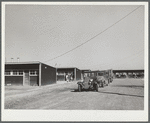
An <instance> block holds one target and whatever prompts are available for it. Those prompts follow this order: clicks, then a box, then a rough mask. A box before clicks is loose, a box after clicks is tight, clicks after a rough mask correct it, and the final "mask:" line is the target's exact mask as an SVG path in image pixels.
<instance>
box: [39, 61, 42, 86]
mask: <svg viewBox="0 0 150 123" xmlns="http://www.w3.org/2000/svg"><path fill="white" fill-rule="evenodd" d="M41 70H42V69H41V63H40V64H39V86H41Z"/></svg>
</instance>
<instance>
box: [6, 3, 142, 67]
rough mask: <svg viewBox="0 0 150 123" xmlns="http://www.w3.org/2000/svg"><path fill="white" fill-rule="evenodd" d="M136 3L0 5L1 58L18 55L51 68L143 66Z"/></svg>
mask: <svg viewBox="0 0 150 123" xmlns="http://www.w3.org/2000/svg"><path fill="white" fill-rule="evenodd" d="M137 7H139V5H130V6H129V5H126V6H125V5H124V6H121V5H108V6H104V5H91V6H90V5H73V6H71V5H6V12H5V24H6V25H5V30H6V31H5V57H6V61H7V62H9V61H11V58H14V61H17V57H19V58H20V61H21V62H25V61H40V62H43V63H45V64H48V65H51V66H55V65H56V63H57V65H56V67H66V66H67V67H77V68H79V69H91V70H101V69H109V68H112V69H144V6H141V7H139V8H138V9H137V10H135V9H136V8H137ZM133 10H135V11H134V12H132V11H133ZM131 12H132V13H131ZM129 13H131V14H129ZM128 14H129V15H128ZM126 15H128V16H126ZM125 16H126V17H125ZM124 17H125V18H124ZM122 18H124V19H122ZM120 19H122V20H121V21H120V22H118V23H116V22H117V21H118V20H120ZM114 23H116V24H115V25H114V26H111V25H113V24H114ZM110 26H111V27H110ZM108 27H110V28H108ZM107 28H108V29H107ZM106 29H107V30H106ZM104 30H106V31H104ZM103 31H104V32H103ZM101 32H103V33H101ZM99 33H101V34H100V35H98V36H97V37H95V38H93V37H94V36H96V35H97V34H99ZM91 38H93V39H92V40H90V41H89V42H87V43H85V44H84V45H82V46H80V47H78V48H77V49H75V50H73V51H72V52H69V53H67V54H65V55H63V56H61V57H58V58H57V59H54V60H51V61H50V59H53V58H55V57H57V56H60V55H61V54H63V53H65V52H67V51H69V50H72V49H73V48H75V47H77V46H79V45H80V44H82V43H84V42H86V41H88V40H89V39H91Z"/></svg>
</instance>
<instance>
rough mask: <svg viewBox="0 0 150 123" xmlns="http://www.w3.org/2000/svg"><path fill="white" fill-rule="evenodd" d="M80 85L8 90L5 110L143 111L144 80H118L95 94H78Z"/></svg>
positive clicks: (9, 87) (10, 87) (65, 84)
mask: <svg viewBox="0 0 150 123" xmlns="http://www.w3.org/2000/svg"><path fill="white" fill-rule="evenodd" d="M77 87H78V86H77V82H71V83H63V84H53V85H48V86H43V87H36V86H33V87H23V86H6V87H5V109H44V110H48V109H53V110H143V109H144V80H142V79H114V81H113V83H111V84H109V86H105V87H104V88H99V91H98V92H94V91H83V92H78V91H77Z"/></svg>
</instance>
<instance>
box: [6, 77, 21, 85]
mask: <svg viewBox="0 0 150 123" xmlns="http://www.w3.org/2000/svg"><path fill="white" fill-rule="evenodd" d="M5 85H23V76H5Z"/></svg>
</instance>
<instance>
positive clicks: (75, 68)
mask: <svg viewBox="0 0 150 123" xmlns="http://www.w3.org/2000/svg"><path fill="white" fill-rule="evenodd" d="M74 80H75V81H76V80H77V79H76V68H75V69H74Z"/></svg>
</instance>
